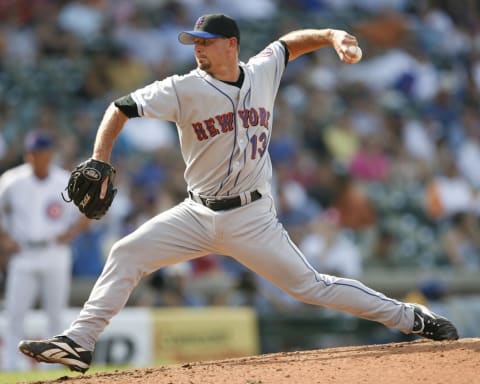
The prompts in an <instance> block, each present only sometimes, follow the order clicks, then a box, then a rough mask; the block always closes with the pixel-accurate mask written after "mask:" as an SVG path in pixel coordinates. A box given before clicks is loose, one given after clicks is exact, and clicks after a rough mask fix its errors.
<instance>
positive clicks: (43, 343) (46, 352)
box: [18, 336, 93, 373]
mask: <svg viewBox="0 0 480 384" xmlns="http://www.w3.org/2000/svg"><path fill="white" fill-rule="evenodd" d="M18 349H19V350H20V352H22V353H24V354H25V355H27V356H30V357H33V358H34V359H35V360H37V361H38V362H43V363H58V364H63V365H65V366H67V367H68V368H70V370H71V371H75V372H82V373H85V372H86V371H87V370H88V368H90V363H91V362H92V356H93V353H92V352H91V351H88V350H86V349H85V348H83V347H81V346H80V345H78V344H77V343H75V342H74V341H73V340H71V339H69V338H68V337H66V336H55V337H53V338H51V339H48V340H22V341H21V342H20V344H18Z"/></svg>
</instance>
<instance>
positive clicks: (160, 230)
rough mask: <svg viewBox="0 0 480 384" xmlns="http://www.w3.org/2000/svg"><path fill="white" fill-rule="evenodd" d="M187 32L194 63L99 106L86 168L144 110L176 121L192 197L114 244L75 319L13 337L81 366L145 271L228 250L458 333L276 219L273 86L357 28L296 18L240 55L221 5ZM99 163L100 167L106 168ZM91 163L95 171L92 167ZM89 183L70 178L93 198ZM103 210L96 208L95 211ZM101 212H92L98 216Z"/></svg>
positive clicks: (344, 47) (384, 316) (280, 275)
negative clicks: (316, 262)
mask: <svg viewBox="0 0 480 384" xmlns="http://www.w3.org/2000/svg"><path fill="white" fill-rule="evenodd" d="M178 38H179V41H180V43H182V44H191V45H192V46H193V51H194V55H195V59H196V63H197V67H196V68H195V69H193V70H192V71H191V72H189V73H187V74H184V75H173V76H170V77H167V78H165V79H163V80H159V81H155V82H153V83H152V84H150V85H147V86H146V87H144V88H141V89H138V90H136V91H134V92H132V93H130V94H128V95H126V96H125V97H122V98H120V99H118V100H116V101H114V102H113V103H112V104H111V105H110V106H109V107H108V108H107V110H106V112H105V115H104V117H103V119H102V121H101V123H100V126H99V129H98V133H97V137H96V140H95V143H94V148H93V155H92V159H90V160H88V162H87V166H88V168H92V169H96V168H97V165H102V166H103V164H108V163H109V161H110V154H111V151H112V147H113V145H114V142H115V139H116V137H117V136H118V134H119V133H120V131H121V129H122V127H123V125H124V123H125V121H126V120H127V119H130V118H141V117H144V116H146V117H150V118H156V119H162V120H168V121H172V122H175V124H176V126H177V130H178V136H179V139H180V145H181V152H182V155H183V159H184V161H185V164H186V169H185V175H184V176H185V180H186V183H187V186H188V198H186V199H185V200H184V201H183V202H181V203H180V204H178V205H177V206H175V207H173V208H171V209H169V210H167V211H165V212H162V213H160V214H159V215H157V216H155V217H153V218H151V219H150V220H149V221H148V222H146V223H145V224H143V225H142V226H140V227H139V228H138V229H137V230H136V231H135V232H133V233H131V234H129V235H128V236H126V237H124V238H123V239H120V240H119V241H118V242H117V243H115V244H114V246H113V247H112V249H111V251H110V254H109V256H108V260H107V262H106V265H105V268H104V270H103V273H102V274H101V276H100V277H99V279H98V281H97V282H96V284H95V286H94V288H93V289H92V292H91V295H90V297H89V299H88V301H87V302H86V303H85V305H84V307H83V309H82V310H81V312H80V314H79V315H78V317H77V319H76V320H75V321H74V322H73V323H72V324H71V326H70V327H69V328H68V329H66V330H65V331H64V332H63V333H62V334H61V335H58V336H55V337H53V338H52V339H48V340H40V341H32V340H26V341H23V342H21V343H20V345H19V348H20V350H21V351H22V352H23V353H25V354H27V355H29V356H32V357H34V358H36V359H37V360H38V361H44V362H48V363H61V364H64V365H66V366H68V367H70V369H72V370H75V371H80V372H85V371H86V370H87V369H88V368H89V366H90V364H91V360H92V353H93V350H94V348H95V343H96V341H97V339H98V338H99V335H100V333H101V332H102V331H103V329H104V328H105V327H106V326H107V324H108V323H109V321H110V319H111V318H112V317H113V316H115V314H116V313H118V311H120V310H121V309H122V308H123V306H124V305H125V303H126V302H127V299H128V297H129V295H130V293H131V292H132V290H133V288H134V287H135V286H136V285H137V284H138V282H139V281H140V279H142V278H143V277H144V276H146V275H147V274H150V273H151V272H153V271H155V270H157V269H159V268H162V267H165V266H168V265H171V264H174V263H178V262H182V261H186V260H189V259H192V258H196V257H200V256H203V255H206V254H209V253H216V254H223V255H230V256H232V257H234V258H235V259H236V260H238V261H239V262H240V263H242V264H244V265H245V266H247V267H248V268H250V269H251V270H253V271H254V272H256V273H257V274H259V275H261V276H263V277H264V278H266V279H267V280H269V281H270V282H272V283H273V284H275V285H276V286H278V287H279V288H281V289H282V290H284V291H285V292H287V293H288V294H290V295H291V296H293V297H295V298H297V299H298V300H301V301H303V302H305V303H309V304H315V305H321V306H325V307H329V308H334V309H337V310H341V311H345V312H348V313H351V314H353V315H356V316H359V317H362V318H364V319H370V320H374V321H377V322H380V323H383V324H385V325H386V326H388V327H392V328H395V329H398V330H400V331H402V332H404V333H412V332H413V333H417V334H419V335H421V336H424V337H428V338H431V339H434V340H449V339H457V338H458V335H457V331H456V328H455V327H454V326H453V325H452V324H451V323H450V322H449V321H448V320H447V319H445V318H442V317H440V316H438V315H436V314H434V313H432V312H431V311H429V310H428V309H427V308H425V307H421V306H418V305H413V304H408V303H403V302H400V301H397V300H394V299H391V298H389V297H386V296H385V295H383V294H381V293H379V292H376V291H374V290H372V289H370V288H368V287H366V286H365V285H363V284H362V283H360V282H359V281H356V280H350V279H344V278H339V277H335V276H330V275H325V274H322V273H321V271H316V270H315V269H314V268H313V267H312V266H311V265H310V264H309V263H308V261H307V260H306V258H305V257H304V255H303V254H302V253H301V252H300V251H299V249H298V248H297V247H296V245H295V244H293V243H292V241H291V239H290V237H289V235H288V234H287V232H286V231H285V229H284V228H283V226H282V224H281V223H280V222H279V221H278V219H277V215H276V212H275V204H274V202H273V200H272V195H271V192H270V181H271V177H272V164H271V161H270V157H269V154H268V144H269V142H270V138H271V134H272V129H274V127H273V126H272V122H273V113H274V103H275V96H276V94H277V91H278V88H279V85H280V81H281V79H282V75H283V73H284V72H285V68H286V66H287V64H288V63H289V62H290V61H292V60H295V59H296V58H297V57H299V56H301V55H303V54H307V53H309V52H312V51H314V50H317V49H319V48H322V47H327V46H329V47H333V49H334V50H335V51H336V52H337V54H338V56H339V59H340V60H341V61H342V62H344V63H347V64H353V63H355V62H357V61H358V59H359V57H358V54H359V53H358V52H360V51H359V50H358V49H351V48H350V47H352V46H353V47H357V46H358V43H357V39H356V38H355V37H354V36H352V35H350V34H349V33H347V32H345V31H342V30H334V29H307V30H297V31H293V32H290V33H287V34H286V35H284V36H282V37H281V38H280V39H278V40H276V41H274V42H272V43H270V44H269V45H268V46H267V47H266V48H265V49H263V50H262V51H261V52H260V53H258V54H257V55H256V56H254V57H252V58H250V59H249V60H248V62H247V63H244V62H240V61H239V56H238V55H239V47H240V32H239V29H238V27H237V23H236V22H235V20H233V19H232V18H230V17H228V16H226V15H223V14H209V15H205V16H201V17H200V18H199V19H198V20H197V22H196V23H195V26H194V29H193V30H191V31H185V32H182V33H180V34H179V36H178ZM103 169H104V168H103ZM89 172H90V174H91V175H94V174H95V173H96V172H94V171H89ZM92 179H95V180H92V182H93V183H97V185H98V183H101V188H98V189H99V190H100V192H99V195H98V199H99V200H102V199H104V198H105V199H106V200H107V201H110V200H111V195H112V192H111V191H112V190H113V188H112V186H111V185H110V184H109V182H110V179H111V178H110V177H109V176H108V175H107V176H105V177H104V176H102V171H101V170H99V171H97V173H96V175H94V177H92ZM84 189H85V188H83V189H82V188H80V189H78V188H75V186H73V187H72V188H70V187H69V191H70V192H71V195H72V198H73V199H74V201H80V202H83V203H82V206H81V207H80V208H81V210H82V209H83V210H88V204H89V201H96V203H95V204H98V199H97V197H96V195H94V196H90V197H89V198H88V199H86V198H85V196H84V194H83V192H82V190H84ZM96 216H101V215H96ZM97 218H98V217H97Z"/></svg>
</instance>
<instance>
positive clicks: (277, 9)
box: [0, 0, 480, 305]
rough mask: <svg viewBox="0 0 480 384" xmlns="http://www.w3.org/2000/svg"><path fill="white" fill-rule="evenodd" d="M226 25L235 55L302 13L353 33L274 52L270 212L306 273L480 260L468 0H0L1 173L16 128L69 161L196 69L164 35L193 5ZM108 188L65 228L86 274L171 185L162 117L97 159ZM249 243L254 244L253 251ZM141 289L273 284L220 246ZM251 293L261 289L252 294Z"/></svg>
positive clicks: (175, 185) (478, 77) (476, 63)
mask: <svg viewBox="0 0 480 384" xmlns="http://www.w3.org/2000/svg"><path fill="white" fill-rule="evenodd" d="M213 12H222V13H226V14H229V15H231V16H233V17H234V18H236V19H237V20H238V22H239V25H240V28H241V31H242V39H241V51H240V58H241V59H242V60H243V61H247V60H248V58H249V57H250V56H251V55H253V54H255V53H256V52H258V51H260V50H261V49H262V48H263V47H264V46H265V45H267V44H268V43H269V42H271V41H273V40H274V39H276V38H278V37H280V36H281V35H282V34H284V33H286V32H288V31H290V30H293V29H300V28H327V27H329V28H340V29H345V30H347V31H349V32H351V33H352V34H354V35H356V36H357V38H358V40H359V43H360V45H361V47H362V48H363V60H362V61H361V62H360V63H358V64H356V65H346V64H342V63H341V62H340V61H339V59H338V57H336V54H335V52H334V50H333V49H331V48H324V49H321V50H319V51H317V52H315V53H312V54H310V55H306V56H302V57H301V58H299V59H297V60H295V61H293V62H291V63H289V65H288V67H287V71H286V73H285V75H284V81H283V83H282V85H281V88H280V90H279V94H278V97H277V103H276V110H275V122H274V129H273V132H272V140H271V145H270V154H271V157H272V162H273V165H274V174H275V176H274V180H273V185H274V193H275V195H276V201H277V209H278V212H279V217H280V219H281V221H282V222H283V224H284V226H285V227H286V228H287V229H288V230H289V233H290V235H291V237H292V238H293V240H294V241H295V242H296V243H297V244H298V245H299V247H300V248H301V249H302V251H303V252H304V253H305V255H306V256H307V258H308V259H309V260H310V261H311V263H312V264H313V265H314V266H315V267H317V268H318V269H319V270H320V271H322V272H325V273H330V274H337V275H342V276H347V277H354V278H361V276H362V273H363V272H364V271H365V270H367V269H368V268H376V267H385V268H391V270H392V271H394V270H395V268H400V267H402V268H403V267H411V268H417V269H418V268H425V269H428V268H448V269H462V268H464V269H470V270H471V269H479V267H480V226H479V218H480V5H479V4H478V2H477V1H475V0H465V1H461V2H460V1H457V0H443V1H441V0H437V1H435V0H431V1H427V0H375V1H374V0H291V1H281V0H242V1H241V2H239V1H228V0H137V1H130V0H0V89H1V90H2V91H1V92H0V172H3V171H5V170H6V169H8V168H9V167H11V166H14V165H16V164H18V163H19V162H21V159H22V143H23V137H24V135H25V133H26V132H28V131H29V130H31V129H41V130H45V131H47V132H49V133H51V134H52V135H54V137H55V138H56V140H57V143H58V153H57V162H58V163H59V164H61V165H62V166H64V167H65V168H67V169H72V167H74V166H75V165H76V164H77V163H79V162H80V161H83V160H84V159H86V158H88V157H89V156H90V155H91V150H92V144H93V140H94V137H95V134H96V129H97V126H98V123H99V121H100V119H101V117H102V113H103V111H104V110H105V108H106V106H107V105H108V104H109V103H110V102H111V101H112V100H114V99H116V98H117V97H120V96H123V95H125V94H127V93H129V92H130V91H132V90H134V89H136V88H139V87H142V86H144V85H146V84H148V83H150V82H152V81H154V80H156V79H162V78H163V77H165V76H168V75H170V74H174V73H183V72H185V71H189V70H190V69H191V68H193V67H194V65H195V63H194V59H193V52H192V47H189V46H183V45H181V44H178V42H177V34H178V32H179V31H181V30H186V29H191V28H192V25H193V24H194V22H195V20H196V19H197V17H198V16H199V15H201V14H205V13H213ZM112 162H113V164H114V165H115V167H116V168H117V181H116V183H117V184H118V188H119V194H118V195H117V198H116V200H115V202H114V204H113V206H112V209H111V211H110V212H109V214H108V215H107V217H106V218H105V219H104V220H102V221H99V222H96V223H94V225H92V227H91V228H90V230H89V231H88V232H87V233H85V234H83V235H82V236H81V237H80V238H79V239H77V241H76V242H75V243H74V250H75V254H76V263H75V266H74V271H73V273H74V275H75V276H96V275H97V274H98V273H99V272H100V270H101V268H102V265H103V261H104V257H105V255H106V253H107V252H108V249H109V247H110V245H111V244H112V242H113V241H115V240H116V239H118V238H119V237H121V236H123V235H125V234H127V233H129V232H130V231H132V230H133V229H134V228H136V227H137V226H138V225H140V224H141V223H143V222H144V221H145V220H146V219H148V218H149V217H151V216H152V215H155V214H156V213H157V212H160V211H163V210H165V209H167V208H169V207H170V206H172V205H174V204H176V203H178V202H179V201H181V200H183V199H184V198H185V197H186V188H185V183H184V181H183V171H184V165H183V161H182V158H181V154H180V151H179V148H178V140H177V133H176V129H175V126H173V125H172V124H171V123H168V122H161V121H156V120H151V119H132V120H130V121H128V123H127V125H126V127H125V129H124V130H123V131H122V133H121V135H120V137H119V139H118V141H117V143H116V146H115V149H114V153H113V157H112ZM259 257H261V255H259ZM149 286H150V287H151V288H152V292H153V294H152V297H151V298H147V299H145V300H149V303H150V304H154V305H177V304H183V305H206V304H217V303H218V304H221V303H228V304H253V305H255V304H257V303H256V301H258V300H268V299H269V298H270V297H273V296H274V295H275V294H276V293H275V292H273V289H272V287H271V286H269V285H268V284H267V283H266V282H264V281H262V280H261V279H259V278H258V277H256V276H253V275H252V274H251V273H249V272H248V271H247V270H246V269H244V268H243V267H242V266H240V265H238V264H236V262H234V261H233V260H231V259H230V258H228V257H223V256H221V255H208V256H206V257H204V258H201V259H198V260H195V261H192V262H189V263H185V264H181V265H176V266H173V267H171V268H166V269H165V270H162V271H160V272H159V273H156V274H154V275H152V276H151V277H150V279H149ZM258 291H262V295H261V297H262V298H263V299H260V298H259V295H256V293H257V292H258Z"/></svg>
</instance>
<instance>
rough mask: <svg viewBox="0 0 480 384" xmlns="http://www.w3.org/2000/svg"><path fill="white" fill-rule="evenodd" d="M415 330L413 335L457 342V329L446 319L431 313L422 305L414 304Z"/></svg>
mask: <svg viewBox="0 0 480 384" xmlns="http://www.w3.org/2000/svg"><path fill="white" fill-rule="evenodd" d="M413 313H414V321H413V329H412V333H416V334H418V335H420V336H423V337H426V338H427V339H432V340H436V341H441V340H457V339H458V332H457V328H455V326H454V325H453V324H452V323H451V322H450V321H449V320H447V319H446V318H444V317H442V316H439V315H437V314H436V313H434V312H432V311H430V310H429V309H428V308H427V307H425V306H423V305H420V304H413Z"/></svg>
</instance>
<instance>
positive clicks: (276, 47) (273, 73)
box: [248, 41, 287, 89]
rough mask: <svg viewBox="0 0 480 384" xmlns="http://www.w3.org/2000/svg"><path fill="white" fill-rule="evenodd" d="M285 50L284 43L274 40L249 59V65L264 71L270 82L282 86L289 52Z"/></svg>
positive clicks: (276, 86)
mask: <svg viewBox="0 0 480 384" xmlns="http://www.w3.org/2000/svg"><path fill="white" fill-rule="evenodd" d="M285 50H286V47H285V45H284V44H282V43H281V42H280V41H274V42H273V43H270V44H269V45H268V46H267V47H265V49H263V51H261V52H259V53H258V54H257V55H255V56H253V57H252V58H250V60H249V61H248V65H251V66H253V67H255V68H256V70H257V71H262V72H263V73H264V76H266V78H268V81H269V83H270V84H273V85H274V86H275V88H276V89H278V87H279V86H280V81H281V79H282V76H283V73H284V72H285V68H286V58H287V56H286V55H287V53H286V51H285Z"/></svg>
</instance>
